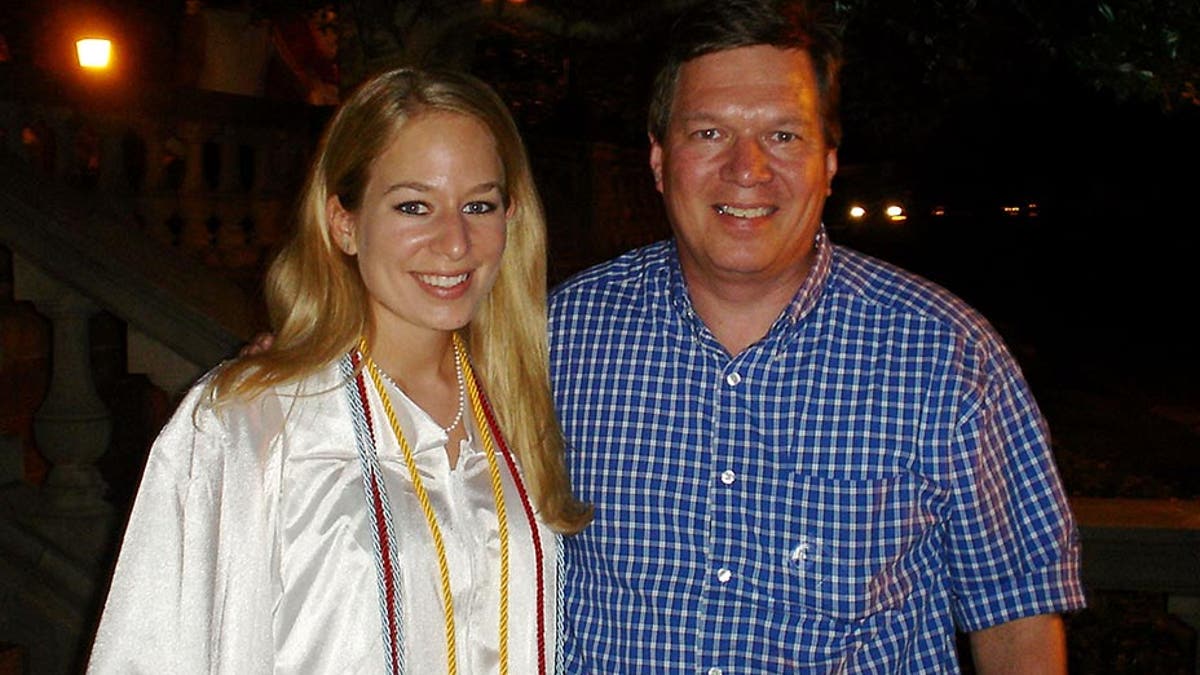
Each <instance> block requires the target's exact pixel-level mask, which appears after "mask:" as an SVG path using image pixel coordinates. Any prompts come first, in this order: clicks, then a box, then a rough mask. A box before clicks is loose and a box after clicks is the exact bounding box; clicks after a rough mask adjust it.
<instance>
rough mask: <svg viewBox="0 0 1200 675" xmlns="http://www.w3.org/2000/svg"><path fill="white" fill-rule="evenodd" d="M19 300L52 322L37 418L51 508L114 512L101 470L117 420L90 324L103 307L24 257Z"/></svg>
mask: <svg viewBox="0 0 1200 675" xmlns="http://www.w3.org/2000/svg"><path fill="white" fill-rule="evenodd" d="M13 277H14V289H15V295H16V296H17V297H20V298H22V299H26V300H30V301H32V302H33V304H34V306H35V307H37V309H38V312H39V313H41V314H42V315H43V316H45V317H46V318H48V319H49V320H50V322H51V326H52V333H53V347H52V351H51V363H52V369H51V376H50V388H49V390H48V391H47V393H46V398H45V400H44V401H42V405H41V407H40V408H38V411H37V413H35V414H34V437H35V438H36V440H37V444H38V448H39V449H40V450H41V452H42V455H43V456H45V457H46V459H47V460H49V461H50V462H51V463H52V464H53V466H52V468H51V469H50V472H49V474H48V475H47V477H46V482H45V485H44V495H45V497H46V501H47V506H49V507H50V508H52V509H53V510H54V511H56V512H58V513H60V514H72V515H81V516H83V515H99V514H103V513H107V512H108V511H110V509H111V507H110V506H109V505H108V503H107V502H105V501H104V499H103V497H104V493H105V490H106V485H105V483H104V479H103V478H101V476H100V471H99V470H98V469H97V468H96V460H98V459H99V458H100V457H101V456H102V455H103V454H104V453H105V452H107V450H108V442H109V438H110V435H111V431H112V421H111V418H110V415H109V412H108V409H107V408H105V406H104V403H103V402H102V401H101V400H100V397H99V395H98V394H97V393H96V386H95V382H94V380H93V378H92V368H91V349H90V344H91V341H90V338H89V335H88V319H90V318H91V317H92V315H94V314H95V313H96V312H97V311H99V310H98V308H97V307H96V306H95V305H94V304H93V303H92V302H91V301H90V300H88V299H87V298H84V297H83V296H81V295H79V294H78V293H76V292H75V291H74V290H72V289H70V288H68V287H67V286H65V285H63V284H62V283H60V282H58V281H57V280H55V279H51V278H50V277H49V276H47V275H46V274H44V273H43V272H42V271H41V270H39V269H37V268H36V267H34V266H33V265H32V264H30V263H29V262H27V261H25V260H23V259H22V258H21V257H19V256H13Z"/></svg>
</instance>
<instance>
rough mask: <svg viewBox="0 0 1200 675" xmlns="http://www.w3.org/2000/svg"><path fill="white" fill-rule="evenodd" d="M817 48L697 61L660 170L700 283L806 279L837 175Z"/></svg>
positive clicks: (659, 147)
mask: <svg viewBox="0 0 1200 675" xmlns="http://www.w3.org/2000/svg"><path fill="white" fill-rule="evenodd" d="M820 110H821V106H820V100H819V96H818V90H817V81H816V74H815V72H814V70H813V66H812V61H811V59H810V58H809V56H808V54H807V53H806V52H803V51H800V50H793V49H788V50H784V49H778V48H776V47H770V46H754V47H740V48H737V49H730V50H727V51H722V52H716V53H713V54H707V55H705V56H701V57H699V58H696V59H693V60H691V61H688V62H687V63H685V64H684V65H683V67H682V68H681V69H680V71H679V82H678V86H677V89H676V92H675V99H674V102H673V105H672V108H671V118H670V121H669V122H668V124H667V130H666V134H665V137H664V138H651V139H650V141H651V148H650V167H651V169H652V170H653V171H654V177H655V182H656V185H657V187H658V190H659V192H661V193H662V195H663V199H664V201H665V202H666V208H667V215H668V217H669V218H670V220H671V226H672V228H673V230H674V232H675V235H676V240H677V241H678V244H679V253H680V262H681V264H682V265H683V270H684V274H685V275H686V277H687V279H688V282H689V283H690V284H696V283H703V284H707V285H721V284H739V285H745V286H747V287H762V286H761V284H763V283H766V284H768V285H770V286H774V285H779V284H788V285H794V286H795V287H797V288H798V287H799V285H800V283H802V282H803V279H804V275H805V274H806V273H807V271H808V265H809V258H810V253H811V252H812V244H813V237H814V236H815V234H816V232H817V229H818V227H819V225H820V222H821V209H822V207H823V206H824V203H825V197H826V196H827V195H828V194H829V189H830V183H831V182H832V181H833V176H834V173H835V172H836V171H837V150H836V149H834V148H829V147H827V146H826V144H825V135H824V133H823V129H822V125H821V115H820Z"/></svg>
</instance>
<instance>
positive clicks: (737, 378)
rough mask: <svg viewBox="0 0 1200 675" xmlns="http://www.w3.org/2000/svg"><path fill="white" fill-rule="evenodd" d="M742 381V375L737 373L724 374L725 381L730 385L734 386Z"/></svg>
mask: <svg viewBox="0 0 1200 675" xmlns="http://www.w3.org/2000/svg"><path fill="white" fill-rule="evenodd" d="M741 381H742V376H741V375H738V374H737V373H730V374H728V375H726V376H725V383H726V384H728V385H729V386H731V387H736V386H737V385H738V383H740V382H741Z"/></svg>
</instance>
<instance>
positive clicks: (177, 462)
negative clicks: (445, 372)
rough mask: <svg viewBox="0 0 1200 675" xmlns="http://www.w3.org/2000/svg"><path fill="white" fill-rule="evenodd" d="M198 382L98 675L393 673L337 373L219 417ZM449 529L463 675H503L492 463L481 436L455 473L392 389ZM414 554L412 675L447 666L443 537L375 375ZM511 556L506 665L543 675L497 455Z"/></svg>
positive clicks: (153, 466) (117, 595)
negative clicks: (428, 515) (417, 487)
mask: <svg viewBox="0 0 1200 675" xmlns="http://www.w3.org/2000/svg"><path fill="white" fill-rule="evenodd" d="M203 386H204V382H201V383H200V384H199V385H197V386H196V387H194V388H193V389H192V391H190V392H189V393H188V395H187V397H186V398H185V399H184V400H183V402H182V403H181V405H180V406H179V409H178V411H177V412H176V414H175V415H174V417H173V418H172V419H171V421H170V422H169V423H168V424H167V426H166V427H165V428H164V429H163V431H162V433H161V434H160V436H159V438H158V439H157V441H156V442H155V443H154V447H153V449H152V450H151V452H150V457H149V459H148V461H147V464H146V470H145V474H144V476H143V479H142V484H141V487H140V489H139V491H138V496H137V500H136V502H135V504H134V508H133V512H132V515H131V517H130V520H129V525H128V529H127V530H126V533H125V539H124V542H123V544H122V549H121V553H120V557H119V560H118V562H117V566H116V569H115V572H114V576H113V580H112V586H111V589H110V591H109V595H108V600H107V604H106V606H105V609H104V614H103V617H102V620H101V623H100V627H99V630H98V632H97V635H96V640H95V643H94V646H93V650H92V656H91V661H90V664H89V672H90V673H96V674H103V673H228V674H231V675H232V674H236V675H249V674H253V673H304V674H316V673H382V672H385V670H386V667H385V663H386V661H385V658H384V653H383V649H384V647H383V644H384V642H383V638H382V628H381V625H382V624H381V618H380V609H379V599H378V597H379V596H378V590H377V575H376V569H375V553H374V540H373V532H372V529H371V525H370V520H369V516H368V513H367V507H366V498H365V497H364V493H363V482H362V474H361V469H360V462H359V457H358V454H357V450H356V445H355V436H354V431H353V425H352V419H351V413H350V408H349V406H348V404H347V396H346V393H345V389H344V383H343V380H342V378H341V375H340V373H339V372H338V366H337V364H336V363H335V364H330V365H329V366H328V367H326V368H324V369H323V370H321V371H320V372H318V373H316V374H314V375H311V376H309V377H307V378H305V379H303V380H301V381H300V382H298V383H293V384H289V385H286V386H282V387H277V388H275V389H273V390H271V391H268V392H267V393H265V394H263V395H261V396H259V397H257V398H256V399H254V400H253V401H250V402H245V403H240V402H239V403H234V404H230V405H227V406H224V407H222V408H220V409H219V410H213V409H212V408H211V407H210V406H209V405H208V404H206V403H205V402H204V401H203V400H202V389H203ZM386 386H388V387H389V388H390V389H389V396H390V397H391V398H392V402H393V405H394V407H395V411H396V416H397V418H398V420H399V423H400V425H401V428H402V429H403V431H404V434H405V437H406V439H408V442H409V444H410V447H411V448H412V450H413V453H414V458H415V460H416V462H417V465H418V470H419V471H420V473H421V477H422V481H423V482H424V484H425V487H426V490H427V491H428V493H429V496H430V498H431V502H432V504H433V507H434V510H435V512H436V514H437V518H438V522H439V525H440V527H441V528H442V533H443V537H444V540H445V546H446V556H447V559H448V561H449V566H450V570H451V575H450V576H451V587H452V593H453V596H454V606H455V621H456V640H457V645H458V647H457V654H458V656H457V659H458V671H459V672H460V673H472V674H473V673H491V672H497V671H498V662H497V661H498V655H497V643H498V638H497V635H498V625H499V617H498V615H499V590H498V588H499V569H500V566H499V537H498V529H497V524H496V514H495V507H494V501H493V495H492V490H491V483H490V478H489V475H488V467H487V461H486V457H485V455H484V453H483V452H482V450H481V449H480V448H481V444H480V442H479V436H478V430H477V429H476V428H475V425H474V423H473V420H472V419H471V415H470V410H469V408H468V410H467V414H465V415H464V420H463V421H464V423H465V424H467V425H468V431H469V435H470V440H469V442H468V443H464V445H463V448H462V452H461V455H460V458H459V462H458V465H457V466H456V467H455V468H454V469H453V470H451V469H450V466H449V462H448V460H447V457H446V453H445V450H444V448H445V443H446V440H447V439H446V434H445V433H444V432H443V431H442V430H441V429H440V428H439V427H438V425H437V424H436V423H435V422H434V421H433V420H432V419H431V418H429V416H428V415H426V414H425V413H424V411H422V410H421V409H420V408H418V407H417V406H416V405H414V404H413V403H412V402H411V401H409V400H408V399H407V398H406V397H405V396H404V395H403V394H402V393H401V392H399V390H397V389H395V388H394V387H392V385H390V384H389V385H386ZM367 389H368V391H369V392H370V404H371V415H372V418H373V422H374V427H375V436H376V439H377V441H376V442H377V447H378V453H379V464H380V468H381V473H382V475H383V477H384V482H385V484H386V485H387V489H388V492H389V495H390V499H391V507H392V508H391V511H392V517H393V526H394V530H395V537H396V541H397V544H398V546H397V548H398V550H399V553H398V555H399V560H400V569H401V584H402V593H403V601H402V603H401V606H402V609H403V617H404V621H403V631H404V634H405V637H404V640H405V644H406V649H405V661H406V666H407V672H409V673H435V672H445V670H446V639H445V633H444V622H443V613H442V608H441V599H440V598H441V592H440V586H439V582H438V578H439V576H438V571H437V563H436V557H435V553H434V548H433V544H432V539H431V537H430V534H429V530H428V526H427V524H426V521H425V518H424V516H423V515H422V513H421V510H420V507H419V505H418V502H417V500H416V497H415V495H414V494H413V491H412V484H411V481H410V479H409V476H408V470H407V468H406V466H405V464H404V461H403V459H402V456H401V455H400V451H399V448H398V446H397V444H396V440H395V437H394V434H393V433H392V431H391V429H390V427H389V426H388V424H387V418H386V416H385V415H384V413H383V411H382V407H381V406H380V403H379V398H378V394H377V392H375V391H374V387H373V386H372V385H371V383H370V378H367ZM499 464H500V467H501V476H502V481H503V483H504V490H505V504H506V508H507V512H508V523H509V532H510V535H509V536H510V549H511V554H510V555H511V562H510V564H511V568H510V569H511V580H510V591H509V597H510V600H509V602H510V612H509V632H510V640H509V650H510V654H509V658H510V662H509V663H510V669H511V672H514V673H535V672H537V657H538V655H537V651H538V650H537V640H536V631H537V621H536V620H535V618H534V617H535V616H537V612H536V608H537V600H536V598H537V588H536V583H535V577H536V574H535V572H534V570H535V562H536V560H535V558H536V556H535V555H534V546H533V544H532V537H531V533H530V528H529V526H528V521H527V519H526V518H525V517H524V513H525V509H524V506H523V505H522V503H521V499H520V496H519V494H518V492H517V489H516V487H515V484H514V481H513V478H512V476H511V474H510V473H509V471H508V469H507V465H506V463H505V462H504V461H503V459H500V460H499ZM537 527H538V532H539V535H540V544H541V547H542V559H541V562H542V567H543V570H544V580H545V583H544V589H545V591H544V602H543V615H544V617H545V621H546V626H545V628H544V630H545V633H544V635H545V643H546V644H545V649H546V652H545V653H544V657H545V663H547V664H548V667H550V668H551V669H552V667H553V664H554V651H555V647H556V645H555V643H556V633H557V630H556V626H555V613H556V612H555V609H556V607H555V605H556V602H557V593H556V588H557V576H556V573H557V570H556V560H557V545H558V542H557V540H556V538H555V536H554V535H553V534H552V532H551V531H550V530H548V529H547V528H546V527H544V526H543V525H541V524H540V521H539V523H538V525H537Z"/></svg>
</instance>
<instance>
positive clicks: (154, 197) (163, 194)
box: [138, 124, 179, 246]
mask: <svg viewBox="0 0 1200 675" xmlns="http://www.w3.org/2000/svg"><path fill="white" fill-rule="evenodd" d="M138 134H139V135H140V138H141V139H142V141H143V142H144V143H145V144H146V158H145V159H146V178H145V179H144V180H143V181H142V187H141V192H140V193H139V194H138V208H139V210H140V211H141V213H142V218H144V219H145V221H146V232H147V234H149V235H150V236H151V237H152V238H153V239H154V240H156V241H158V242H161V243H163V244H166V245H168V246H172V245H174V244H175V235H174V233H173V232H171V228H170V227H168V225H167V221H168V220H170V218H171V216H172V215H175V214H176V213H177V211H178V208H179V200H178V197H177V196H176V195H175V191H174V190H173V189H171V188H170V187H169V186H168V185H167V171H166V168H167V161H168V157H169V149H168V143H167V139H168V137H169V135H170V130H169V129H166V128H163V127H161V126H159V125H157V124H147V125H143V126H141V127H140V128H139V129H138Z"/></svg>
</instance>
